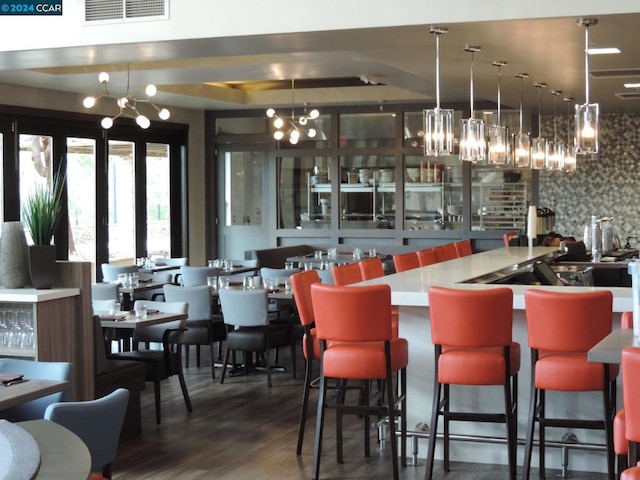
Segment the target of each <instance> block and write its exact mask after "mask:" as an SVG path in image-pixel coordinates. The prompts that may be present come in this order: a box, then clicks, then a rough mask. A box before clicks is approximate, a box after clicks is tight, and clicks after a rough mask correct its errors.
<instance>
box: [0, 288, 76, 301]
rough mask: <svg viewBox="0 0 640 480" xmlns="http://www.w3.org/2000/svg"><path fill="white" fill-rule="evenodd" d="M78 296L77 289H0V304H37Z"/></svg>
mask: <svg viewBox="0 0 640 480" xmlns="http://www.w3.org/2000/svg"><path fill="white" fill-rule="evenodd" d="M77 295H80V289H79V288H49V289H46V290H36V289H35V288H4V287H0V302H4V303H13V302H15V303H39V302H46V301H49V300H57V299H59V298H67V297H75V296H77Z"/></svg>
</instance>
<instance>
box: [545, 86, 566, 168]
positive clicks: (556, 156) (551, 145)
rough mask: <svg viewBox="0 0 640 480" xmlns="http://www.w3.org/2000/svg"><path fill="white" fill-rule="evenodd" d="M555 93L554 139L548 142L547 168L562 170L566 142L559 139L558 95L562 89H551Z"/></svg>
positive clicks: (552, 93)
mask: <svg viewBox="0 0 640 480" xmlns="http://www.w3.org/2000/svg"><path fill="white" fill-rule="evenodd" d="M550 93H551V95H553V102H554V103H553V141H549V142H547V159H546V165H545V166H546V168H547V170H555V171H560V170H562V169H563V168H564V142H563V141H562V140H559V139H558V96H559V95H561V94H562V91H561V90H551V92H550Z"/></svg>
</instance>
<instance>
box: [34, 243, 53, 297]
mask: <svg viewBox="0 0 640 480" xmlns="http://www.w3.org/2000/svg"><path fill="white" fill-rule="evenodd" d="M29 274H30V275H31V284H32V285H33V287H34V288H36V289H46V288H51V287H52V286H53V284H54V283H55V281H56V278H57V276H58V272H57V265H56V246H55V245H31V246H29Z"/></svg>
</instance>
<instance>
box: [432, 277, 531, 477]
mask: <svg viewBox="0 0 640 480" xmlns="http://www.w3.org/2000/svg"><path fill="white" fill-rule="evenodd" d="M429 311H430V316H431V340H432V342H433V344H434V351H435V363H434V365H435V372H434V388H433V390H434V391H433V407H432V411H431V424H430V427H431V428H430V431H429V451H428V454H427V471H426V475H425V478H426V479H427V480H429V479H430V478H431V477H432V475H433V461H434V455H435V448H436V435H437V431H438V418H439V417H442V418H443V420H444V469H445V471H448V470H449V422H451V421H481V422H496V423H504V424H505V426H506V433H507V435H506V437H507V445H508V447H507V456H508V459H509V478H510V479H511V480H514V479H515V478H516V450H517V441H518V439H517V398H518V371H519V370H520V345H519V344H518V343H515V342H513V341H512V327H513V292H512V291H511V289H508V288H496V289H491V290H458V289H453V288H445V287H431V288H429ZM452 385H486V386H500V387H502V388H503V390H504V409H503V411H502V412H499V413H492V412H487V411H485V412H468V411H465V412H462V411H458V412H452V411H450V405H451V396H450V390H451V388H450V387H451V386H452Z"/></svg>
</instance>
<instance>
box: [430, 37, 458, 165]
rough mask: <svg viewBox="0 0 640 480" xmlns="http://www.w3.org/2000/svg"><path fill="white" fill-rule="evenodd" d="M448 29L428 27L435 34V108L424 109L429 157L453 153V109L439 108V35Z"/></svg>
mask: <svg viewBox="0 0 640 480" xmlns="http://www.w3.org/2000/svg"><path fill="white" fill-rule="evenodd" d="M448 31H449V30H448V29H447V28H445V27H431V28H430V29H429V33H431V34H433V35H435V36H436V108H434V109H431V110H425V111H424V125H425V129H424V131H425V134H424V154H425V155H426V156H431V157H438V156H440V155H451V154H452V153H453V110H449V109H444V110H443V109H441V108H440V35H444V34H446V33H447V32H448Z"/></svg>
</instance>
